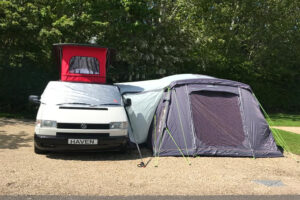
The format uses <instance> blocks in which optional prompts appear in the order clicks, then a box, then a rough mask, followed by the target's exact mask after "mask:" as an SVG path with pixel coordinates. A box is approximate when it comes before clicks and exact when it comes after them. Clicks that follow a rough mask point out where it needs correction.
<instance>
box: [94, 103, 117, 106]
mask: <svg viewBox="0 0 300 200" xmlns="http://www.w3.org/2000/svg"><path fill="white" fill-rule="evenodd" d="M120 105H121V104H119V103H103V104H99V106H120Z"/></svg>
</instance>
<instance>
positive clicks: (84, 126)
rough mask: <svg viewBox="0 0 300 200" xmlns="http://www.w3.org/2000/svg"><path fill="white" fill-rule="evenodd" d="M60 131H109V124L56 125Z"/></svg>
mask: <svg viewBox="0 0 300 200" xmlns="http://www.w3.org/2000/svg"><path fill="white" fill-rule="evenodd" d="M57 128H60V129H83V130H84V129H109V124H85V123H57Z"/></svg>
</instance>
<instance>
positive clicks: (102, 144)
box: [34, 134, 128, 151]
mask: <svg viewBox="0 0 300 200" xmlns="http://www.w3.org/2000/svg"><path fill="white" fill-rule="evenodd" d="M69 138H72V139H77V138H76V137H74V134H72V135H70V137H68V136H66V134H65V135H64V136H49V135H37V134H34V145H35V146H36V147H37V148H38V149H40V150H45V151H105V150H116V149H119V148H122V147H124V146H125V145H126V144H127V141H128V137H127V136H111V137H101V135H100V134H99V136H98V137H97V136H94V137H87V139H98V144H97V145H72V144H68V139H69ZM78 139H82V137H78Z"/></svg>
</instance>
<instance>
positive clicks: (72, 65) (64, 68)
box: [53, 43, 111, 83]
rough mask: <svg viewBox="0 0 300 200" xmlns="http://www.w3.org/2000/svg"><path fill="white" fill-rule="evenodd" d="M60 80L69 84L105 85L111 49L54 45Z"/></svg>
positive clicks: (83, 45)
mask: <svg viewBox="0 0 300 200" xmlns="http://www.w3.org/2000/svg"><path fill="white" fill-rule="evenodd" d="M53 46H54V52H55V56H56V60H57V63H58V66H59V67H60V74H61V75H60V79H61V80H62V81H69V82H89V83H106V69H107V65H108V64H109V62H110V55H111V49H109V48H106V47H101V46H98V45H92V44H74V43H63V44H54V45H53Z"/></svg>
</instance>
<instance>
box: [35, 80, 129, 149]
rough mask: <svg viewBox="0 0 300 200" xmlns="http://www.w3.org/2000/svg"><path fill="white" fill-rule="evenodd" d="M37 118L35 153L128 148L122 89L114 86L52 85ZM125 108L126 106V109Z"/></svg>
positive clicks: (126, 102) (57, 82) (89, 84)
mask: <svg viewBox="0 0 300 200" xmlns="http://www.w3.org/2000/svg"><path fill="white" fill-rule="evenodd" d="M30 101H32V102H35V103H37V102H38V103H40V107H39V110H38V113H37V117H36V126H35V134H34V150H35V152H36V153H44V152H47V151H65V150H91V151H95V150H110V149H119V148H123V147H125V145H126V143H127V138H128V131H127V128H128V120H127V115H126V112H125V109H124V106H130V104H131V101H130V99H126V100H125V102H124V103H123V101H122V97H121V95H120V92H119V89H118V88H117V87H116V86H113V85H103V84H91V83H76V82H62V81H51V82H49V83H48V85H47V87H46V89H45V90H44V92H43V94H42V96H41V98H39V97H37V96H30ZM124 104H125V105H124Z"/></svg>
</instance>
